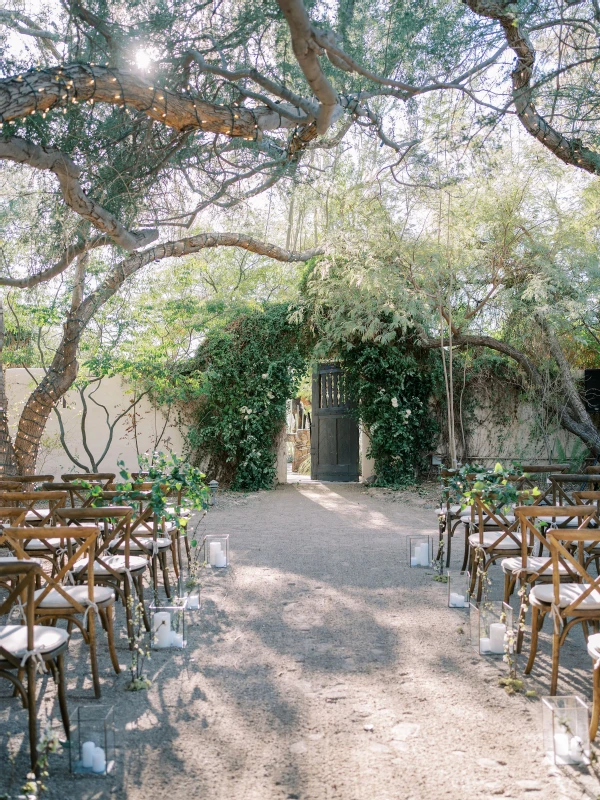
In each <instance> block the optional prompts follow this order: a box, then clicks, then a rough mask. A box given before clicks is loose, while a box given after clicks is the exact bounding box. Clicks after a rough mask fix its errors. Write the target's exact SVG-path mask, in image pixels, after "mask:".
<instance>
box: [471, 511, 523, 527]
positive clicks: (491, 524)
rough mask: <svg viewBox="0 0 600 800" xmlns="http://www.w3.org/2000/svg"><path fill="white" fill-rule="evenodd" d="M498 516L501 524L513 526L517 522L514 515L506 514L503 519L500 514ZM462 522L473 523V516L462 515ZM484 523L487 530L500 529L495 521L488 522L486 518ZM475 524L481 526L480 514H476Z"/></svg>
mask: <svg viewBox="0 0 600 800" xmlns="http://www.w3.org/2000/svg"><path fill="white" fill-rule="evenodd" d="M497 516H498V518H499V519H500V521H501V522H508V524H509V525H512V524H513V522H514V521H515V515H514V514H504V516H503V517H501V516H500V515H499V514H498V515H497ZM460 520H461V522H471V514H461V517H460ZM484 523H485V527H486V528H497V527H498V525H497V523H495V522H494V521H493V520H488V519H487V518H486V517H484ZM474 524H475V525H479V515H478V514H475V522H474Z"/></svg>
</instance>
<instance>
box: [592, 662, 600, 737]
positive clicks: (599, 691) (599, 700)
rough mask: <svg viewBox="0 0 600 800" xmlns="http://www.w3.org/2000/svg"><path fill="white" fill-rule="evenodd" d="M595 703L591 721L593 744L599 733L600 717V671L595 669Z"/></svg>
mask: <svg viewBox="0 0 600 800" xmlns="http://www.w3.org/2000/svg"><path fill="white" fill-rule="evenodd" d="M593 686H594V702H593V704H592V719H591V721H590V742H593V741H594V739H595V738H596V733H597V732H598V717H599V716H600V669H594V681H593Z"/></svg>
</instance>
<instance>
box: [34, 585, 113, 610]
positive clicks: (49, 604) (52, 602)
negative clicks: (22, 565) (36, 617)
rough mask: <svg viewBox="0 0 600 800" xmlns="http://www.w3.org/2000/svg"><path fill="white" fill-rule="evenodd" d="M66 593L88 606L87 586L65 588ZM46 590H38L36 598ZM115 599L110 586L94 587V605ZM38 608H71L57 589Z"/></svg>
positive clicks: (49, 593) (50, 592)
mask: <svg viewBox="0 0 600 800" xmlns="http://www.w3.org/2000/svg"><path fill="white" fill-rule="evenodd" d="M63 589H64V590H65V592H66V593H67V594H68V595H69V597H72V598H73V600H75V601H76V602H78V603H80V604H81V605H84V606H86V605H88V603H89V600H88V587H87V585H86V584H82V585H80V586H63ZM43 591H44V589H38V590H37V591H36V592H35V594H34V597H35V599H36V600H37V598H38V597H39V596H40V595H41V594H42V592H43ZM114 599H115V593H114V592H113V590H112V589H110V588H109V587H108V586H94V603H108V602H110V601H112V600H114ZM38 608H69V603H68V602H67V600H65V598H64V597H63V596H62V595H61V593H60V592H58V591H57V590H56V589H51V590H50V591H49V592H48V594H47V595H46V597H44V599H43V600H42V602H41V603H40V605H39V606H38Z"/></svg>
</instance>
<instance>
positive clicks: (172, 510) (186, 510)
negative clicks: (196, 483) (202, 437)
mask: <svg viewBox="0 0 600 800" xmlns="http://www.w3.org/2000/svg"><path fill="white" fill-rule="evenodd" d="M452 508H458V509H460V506H452ZM165 511H166V512H167V514H177V509H176V508H175V506H167V507H166V509H165ZM191 513H192V512H191V511H190V509H189V508H182V509H181V510H180V511H179V514H178V516H179V517H189V516H190V514H191ZM442 513H445V510H444V512H442Z"/></svg>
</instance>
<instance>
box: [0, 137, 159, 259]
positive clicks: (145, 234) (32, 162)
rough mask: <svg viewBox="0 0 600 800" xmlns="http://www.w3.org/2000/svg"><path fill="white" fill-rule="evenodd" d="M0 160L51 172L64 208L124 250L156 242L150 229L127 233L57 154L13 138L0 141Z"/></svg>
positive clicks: (70, 164)
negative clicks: (92, 198)
mask: <svg viewBox="0 0 600 800" xmlns="http://www.w3.org/2000/svg"><path fill="white" fill-rule="evenodd" d="M0 159H4V160H6V161H14V162H15V163H16V164H28V165H29V166H30V167H33V168H34V169H39V170H44V171H49V172H53V173H54V174H55V175H56V177H57V178H58V182H59V184H60V188H61V192H62V195H63V197H64V199H65V202H66V203H67V205H68V206H70V208H72V209H73V211H75V212H76V213H77V214H79V215H80V216H82V217H84V219H87V220H89V222H91V223H92V225H93V226H94V227H95V228H98V230H101V231H102V232H103V233H106V234H107V235H108V236H110V238H111V239H112V240H113V241H114V242H115V244H118V245H120V246H121V247H123V248H124V249H125V250H129V251H132V250H137V249H138V248H139V247H145V246H146V245H148V244H150V243H151V242H153V241H154V240H155V239H157V238H158V231H157V230H153V229H147V230H143V231H139V232H131V231H128V230H127V229H126V228H124V227H123V225H121V223H120V222H119V221H118V220H117V219H116V217H114V216H113V215H112V214H111V213H110V211H107V210H106V209H105V208H102V206H101V205H99V204H98V203H96V201H95V200H91V199H90V198H89V197H88V196H87V195H86V194H85V192H84V191H83V189H82V188H81V184H80V183H79V176H80V174H81V170H80V169H79V167H78V166H77V165H76V164H75V163H74V162H73V161H71V159H70V158H69V157H68V156H67V155H65V154H64V153H61V152H60V150H54V149H46V148H43V147H40V146H39V145H37V144H33V142H29V141H27V139H21V138H19V137H17V136H13V137H11V138H10V139H0Z"/></svg>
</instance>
